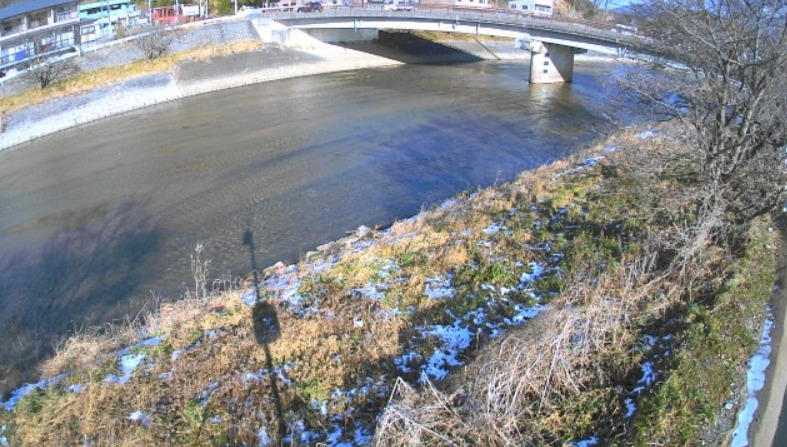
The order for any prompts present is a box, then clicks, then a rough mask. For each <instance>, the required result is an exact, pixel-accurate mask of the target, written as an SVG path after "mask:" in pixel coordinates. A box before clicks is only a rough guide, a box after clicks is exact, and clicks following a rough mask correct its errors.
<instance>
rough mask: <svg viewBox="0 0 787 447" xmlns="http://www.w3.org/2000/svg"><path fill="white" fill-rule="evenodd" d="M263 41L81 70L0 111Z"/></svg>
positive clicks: (6, 102)
mask: <svg viewBox="0 0 787 447" xmlns="http://www.w3.org/2000/svg"><path fill="white" fill-rule="evenodd" d="M261 47H262V43H261V42H260V41H257V40H246V41H238V42H232V43H230V44H227V45H211V46H206V47H202V48H197V49H194V50H189V51H184V52H179V53H174V54H170V55H165V56H163V57H160V58H158V59H155V60H140V61H136V62H132V63H130V64H127V65H122V66H117V67H110V68H103V69H100V70H95V71H90V72H83V73H80V74H78V75H76V76H74V77H71V78H69V79H66V80H63V81H61V82H57V83H55V84H52V85H51V86H49V87H48V88H45V89H35V88H34V89H30V90H26V91H24V92H22V93H19V94H17V95H11V96H6V97H3V98H0V110H4V111H5V112H6V113H13V112H14V111H16V110H19V109H21V108H24V107H27V106H31V105H36V104H41V103H43V102H46V101H49V100H52V99H57V98H62V97H65V96H71V95H77V94H80V93H85V92H88V91H91V90H93V89H96V88H99V87H105V86H108V85H111V84H114V83H116V82H119V81H123V80H126V79H131V78H134V77H138V76H143V75H148V74H154V73H164V72H168V71H172V70H173V69H174V68H175V67H176V66H177V64H178V63H179V62H181V61H185V60H198V61H208V60H210V59H212V58H216V57H220V56H226V55H229V54H236V53H244V52H251V51H257V50H259V49H260V48H261Z"/></svg>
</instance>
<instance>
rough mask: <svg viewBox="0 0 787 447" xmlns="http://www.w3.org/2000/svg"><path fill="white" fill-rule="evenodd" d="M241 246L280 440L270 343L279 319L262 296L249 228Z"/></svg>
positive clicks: (281, 413)
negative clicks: (244, 249)
mask: <svg viewBox="0 0 787 447" xmlns="http://www.w3.org/2000/svg"><path fill="white" fill-rule="evenodd" d="M243 245H245V246H246V247H247V248H248V249H249V258H250V260H251V271H252V274H253V275H254V285H255V290H256V291H257V302H256V304H254V308H253V311H252V317H251V318H252V323H253V325H254V337H255V338H256V339H257V343H258V344H259V345H260V346H261V347H262V350H263V352H264V353H265V369H267V370H268V377H269V378H270V382H271V396H272V397H273V405H274V408H275V410H276V422H277V424H276V425H277V427H276V429H277V431H278V435H279V439H282V438H283V437H284V435H285V433H286V426H285V424H284V410H283V409H282V404H281V395H280V394H279V387H278V385H277V384H276V374H275V373H274V369H273V358H272V357H271V351H270V343H272V342H274V341H275V340H276V339H277V338H279V335H280V328H279V318H278V316H277V315H276V307H274V306H273V305H272V304H271V303H270V302H268V301H267V300H265V297H264V296H263V294H262V288H261V287H260V286H259V285H260V278H259V270H258V268H257V267H258V266H257V256H256V254H255V252H256V247H255V245H254V232H253V231H252V230H251V228H247V229H246V231H244V232H243Z"/></svg>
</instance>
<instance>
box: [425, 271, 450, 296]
mask: <svg viewBox="0 0 787 447" xmlns="http://www.w3.org/2000/svg"><path fill="white" fill-rule="evenodd" d="M451 278H452V276H451V275H447V276H446V277H445V278H441V277H439V276H436V277H434V278H428V279H427V280H426V286H424V294H426V296H428V297H429V298H430V299H433V300H436V299H440V298H453V296H454V293H456V290H454V288H453V287H451Z"/></svg>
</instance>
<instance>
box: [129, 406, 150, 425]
mask: <svg viewBox="0 0 787 447" xmlns="http://www.w3.org/2000/svg"><path fill="white" fill-rule="evenodd" d="M128 419H129V420H131V421H134V422H139V424H140V425H142V426H143V427H145V428H148V427H150V416H149V415H147V414H145V413H143V412H141V411H139V410H137V411H135V412H133V413H131V414H130V415H129V416H128Z"/></svg>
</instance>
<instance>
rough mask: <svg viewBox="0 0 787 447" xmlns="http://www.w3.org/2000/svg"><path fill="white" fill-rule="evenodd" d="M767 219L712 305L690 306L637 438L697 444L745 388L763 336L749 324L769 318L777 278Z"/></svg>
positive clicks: (646, 403) (642, 408) (640, 442)
mask: <svg viewBox="0 0 787 447" xmlns="http://www.w3.org/2000/svg"><path fill="white" fill-rule="evenodd" d="M770 238H771V235H770V234H769V233H768V231H767V228H766V225H765V223H763V222H758V223H757V224H755V225H754V226H753V227H752V232H751V239H750V241H749V242H748V244H747V246H746V254H745V257H744V258H743V259H742V260H741V262H740V263H739V265H738V266H737V269H736V271H735V273H734V274H733V276H732V277H731V278H730V280H729V281H727V283H726V285H725V290H723V292H722V293H721V294H720V295H718V296H717V297H716V299H715V300H713V302H711V303H708V304H707V305H699V304H695V305H692V306H689V308H688V312H687V313H686V315H685V317H684V326H685V329H684V330H683V331H681V332H680V333H679V334H677V335H676V338H675V346H674V348H673V351H674V352H673V355H672V358H671V363H672V364H671V367H670V369H669V373H668V376H667V377H666V379H665V380H664V381H663V382H662V383H660V384H659V385H658V386H657V387H656V388H655V389H654V390H653V392H652V394H651V395H649V396H647V397H645V398H644V399H642V400H641V401H640V402H639V404H638V405H639V411H638V412H637V414H636V415H635V417H634V419H633V421H632V429H633V433H634V434H633V437H632V440H633V443H634V445H637V446H647V445H652V444H651V441H652V440H653V439H659V440H660V442H662V443H663V445H675V446H689V445H698V443H699V438H698V436H699V435H700V430H701V428H702V427H703V426H704V425H706V424H708V423H710V422H711V421H714V420H715V418H716V417H717V416H718V415H719V413H720V411H721V409H722V407H723V406H724V404H725V402H728V401H730V400H731V399H733V398H734V394H735V393H736V392H737V391H738V390H734V389H731V388H730V384H732V383H737V384H739V385H740V384H741V379H742V377H743V371H744V370H745V368H746V362H747V361H748V359H749V357H750V356H751V355H752V354H753V353H754V351H756V349H757V344H758V340H757V338H756V335H755V333H753V332H752V328H751V327H750V325H751V323H752V322H753V321H762V315H763V312H764V308H765V304H766V303H767V302H768V300H769V299H770V297H771V290H772V288H773V284H774V281H775V278H776V258H775V252H774V248H773V245H772V244H771V240H770Z"/></svg>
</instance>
